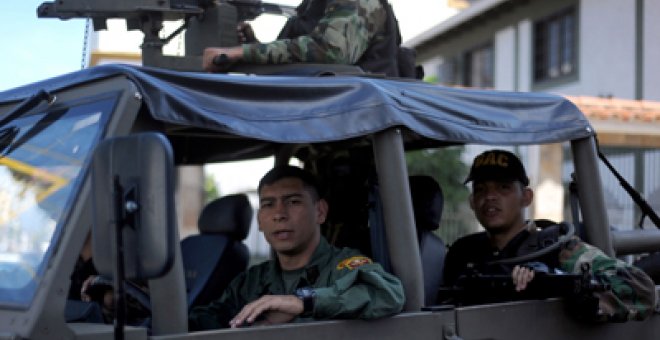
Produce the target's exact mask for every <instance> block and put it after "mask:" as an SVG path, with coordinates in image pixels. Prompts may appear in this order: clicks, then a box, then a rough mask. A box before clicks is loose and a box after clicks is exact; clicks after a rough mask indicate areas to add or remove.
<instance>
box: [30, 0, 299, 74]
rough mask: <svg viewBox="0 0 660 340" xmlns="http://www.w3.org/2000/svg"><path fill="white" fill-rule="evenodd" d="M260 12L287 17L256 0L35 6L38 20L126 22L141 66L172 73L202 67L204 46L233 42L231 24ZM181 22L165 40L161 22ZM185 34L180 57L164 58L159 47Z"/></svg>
mask: <svg viewBox="0 0 660 340" xmlns="http://www.w3.org/2000/svg"><path fill="white" fill-rule="evenodd" d="M264 13H271V14H278V15H284V16H290V15H292V14H294V13H295V8H294V7H291V6H285V5H278V4H271V3H263V2H261V1H260V0H113V1H107V0H58V1H51V2H44V3H42V4H41V5H39V7H38V8H37V16H38V17H39V18H58V19H61V20H68V19H72V18H90V19H91V21H92V24H93V28H94V30H95V31H98V30H104V29H107V24H106V20H107V19H113V18H119V19H125V20H126V27H127V28H128V29H129V30H140V31H142V33H144V40H143V43H142V45H141V48H142V64H143V65H145V66H154V67H162V68H167V69H172V70H178V71H202V58H201V55H202V52H203V51H204V48H206V47H209V46H217V47H228V46H236V45H238V37H237V35H236V25H237V24H238V23H239V22H241V21H246V20H252V19H255V18H256V17H258V16H260V15H261V14H264ZM180 20H182V21H183V24H182V25H181V26H180V27H179V28H178V29H176V30H175V31H174V32H173V33H172V34H170V35H169V36H167V37H165V38H161V37H160V31H161V29H162V28H163V21H180ZM184 30H185V31H186V32H185V42H186V48H185V56H181V57H179V56H165V55H163V46H164V45H165V44H167V43H168V42H169V41H171V40H172V39H173V38H174V37H175V36H177V35H179V34H181V33H182V32H183V31H184Z"/></svg>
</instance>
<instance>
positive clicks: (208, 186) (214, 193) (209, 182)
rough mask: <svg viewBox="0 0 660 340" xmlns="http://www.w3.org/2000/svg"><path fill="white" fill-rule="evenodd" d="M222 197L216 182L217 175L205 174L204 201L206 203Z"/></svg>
mask: <svg viewBox="0 0 660 340" xmlns="http://www.w3.org/2000/svg"><path fill="white" fill-rule="evenodd" d="M218 197H220V192H219V191H218V186H217V184H216V182H215V177H213V175H211V174H208V173H207V174H205V175H204V201H205V202H206V203H208V202H211V201H213V200H214V199H216V198H218Z"/></svg>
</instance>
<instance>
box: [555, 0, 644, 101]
mask: <svg viewBox="0 0 660 340" xmlns="http://www.w3.org/2000/svg"><path fill="white" fill-rule="evenodd" d="M578 27H579V32H580V33H579V39H580V40H579V43H580V48H579V52H578V53H579V60H580V61H579V84H580V85H579V87H577V88H575V89H574V90H576V92H573V89H571V88H566V91H569V90H570V91H571V92H570V93H569V92H564V93H565V94H574V95H591V96H598V95H612V96H614V97H618V98H626V99H634V98H635V1H632V0H629V1H621V0H582V1H581V6H580V8H579V26H578Z"/></svg>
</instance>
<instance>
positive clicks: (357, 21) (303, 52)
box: [243, 0, 387, 65]
mask: <svg viewBox="0 0 660 340" xmlns="http://www.w3.org/2000/svg"><path fill="white" fill-rule="evenodd" d="M322 5H325V12H324V13H323V17H322V18H321V19H320V21H319V22H318V23H317V25H316V26H315V27H314V28H313V29H312V30H311V33H309V34H303V35H296V34H292V35H294V36H290V37H285V38H281V39H278V40H275V41H273V42H269V43H251V44H244V45H243V60H244V61H245V62H247V63H255V64H281V63H293V62H315V63H327V64H349V65H353V64H356V63H357V62H358V60H359V59H360V57H362V55H363V53H364V52H365V51H366V50H367V48H368V47H369V45H370V44H371V43H372V42H373V41H374V40H375V39H384V37H383V35H384V31H385V26H386V20H387V12H386V10H385V9H384V8H383V6H382V5H381V2H380V0H326V1H320V0H311V2H310V3H309V4H308V2H307V1H305V2H304V3H303V4H302V5H301V6H299V7H298V11H299V13H300V11H303V10H304V8H302V7H303V6H307V8H310V7H313V6H322ZM303 15H304V13H303ZM293 20H295V18H294V19H293Z"/></svg>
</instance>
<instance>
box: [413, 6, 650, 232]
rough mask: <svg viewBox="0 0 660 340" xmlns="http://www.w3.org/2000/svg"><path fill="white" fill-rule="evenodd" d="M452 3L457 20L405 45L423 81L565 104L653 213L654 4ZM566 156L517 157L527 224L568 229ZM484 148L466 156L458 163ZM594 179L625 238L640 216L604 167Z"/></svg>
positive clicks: (548, 151) (550, 152)
mask: <svg viewBox="0 0 660 340" xmlns="http://www.w3.org/2000/svg"><path fill="white" fill-rule="evenodd" d="M449 2H451V3H452V5H454V6H455V7H456V8H462V10H461V11H460V12H459V13H458V14H457V15H455V16H453V17H452V18H450V19H448V20H446V21H444V22H441V23H439V24H438V25H436V26H434V27H432V28H431V29H429V30H427V31H426V32H423V33H422V34H420V35H418V36H416V37H414V38H413V39H410V40H409V41H407V42H406V43H405V44H406V45H408V46H410V47H414V48H415V49H416V50H417V53H418V54H417V55H418V62H419V63H421V64H423V65H424V68H425V72H426V75H427V79H428V80H430V81H437V82H438V83H440V84H444V85H450V86H465V87H479V88H491V89H495V90H506V91H542V92H551V93H556V94H560V95H564V96H567V97H568V98H569V99H571V100H572V101H573V102H574V103H575V104H576V105H578V106H579V107H580V109H581V110H582V111H583V112H584V113H585V114H586V115H587V117H588V118H589V119H590V121H591V123H592V125H593V126H594V128H595V129H596V131H597V133H598V136H599V141H600V145H601V148H602V150H603V151H604V153H605V154H607V155H608V158H609V159H610V161H611V162H612V163H613V164H614V165H615V167H616V168H617V169H619V171H620V172H621V174H622V175H623V176H624V177H625V178H626V179H628V180H629V181H630V183H631V184H632V185H633V186H634V187H635V188H636V189H637V190H638V191H639V192H640V193H642V195H643V196H644V197H646V199H647V200H648V202H649V203H650V204H651V206H652V207H654V208H655V209H656V211H659V210H660V171H658V169H660V102H658V101H660V62H659V61H660V44H658V43H657V42H658V41H660V21H658V20H656V19H655V18H657V17H658V16H659V15H660V1H656V0H554V1H547V0H476V1H449ZM566 147H567V146H565V145H563V146H562V145H546V146H541V147H527V148H521V149H518V150H515V151H517V152H518V153H519V154H521V155H522V157H523V160H524V162H525V164H526V166H527V168H528V170H529V172H530V177H532V179H533V183H532V185H533V186H534V187H535V188H536V191H537V196H536V204H535V206H534V207H533V215H534V217H537V218H540V217H547V218H553V219H557V218H559V219H561V218H564V219H569V220H570V217H569V216H566V215H567V214H566V211H567V209H566V205H567V202H566V201H567V200H566V199H565V197H567V195H566V193H565V192H566V190H565V188H567V185H568V182H569V181H570V176H571V172H572V169H570V168H569V167H568V165H567V164H568V163H566V162H564V161H563V157H564V154H565V153H564V152H563V151H564V148H566ZM484 148H485V147H481V148H480V147H476V148H468V149H467V152H466V153H465V155H464V156H465V161H469V160H471V159H472V157H473V156H474V155H476V154H477V153H478V152H480V151H481V150H483V149H484ZM601 175H602V177H603V180H604V182H605V190H606V191H607V195H606V197H607V198H608V199H607V202H606V204H607V206H608V209H609V212H610V214H609V215H610V222H611V223H612V224H613V225H615V226H616V227H619V228H624V229H625V228H631V227H632V226H633V225H635V224H637V222H638V221H639V218H640V212H639V211H638V210H636V209H635V208H634V207H633V203H632V202H631V200H630V199H629V198H628V197H627V194H625V193H624V192H623V190H621V189H620V186H619V184H618V181H617V180H616V179H615V178H614V177H613V176H612V175H611V174H610V173H609V171H608V170H607V169H605V168H604V166H603V167H601ZM586 194H588V193H586ZM562 215H563V216H562ZM647 225H648V226H649V227H650V223H648V221H647Z"/></svg>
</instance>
